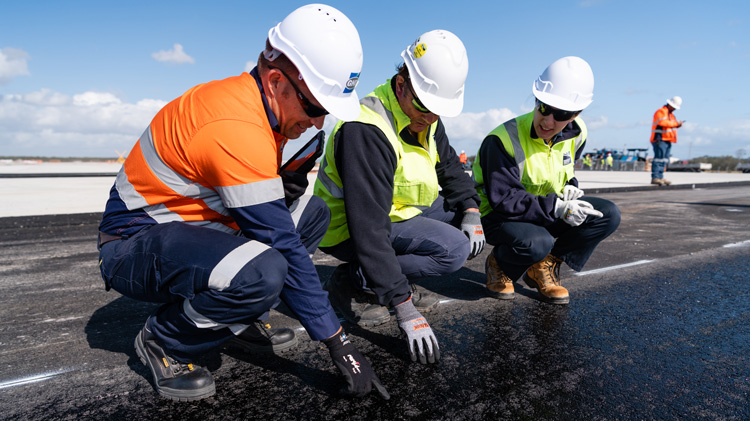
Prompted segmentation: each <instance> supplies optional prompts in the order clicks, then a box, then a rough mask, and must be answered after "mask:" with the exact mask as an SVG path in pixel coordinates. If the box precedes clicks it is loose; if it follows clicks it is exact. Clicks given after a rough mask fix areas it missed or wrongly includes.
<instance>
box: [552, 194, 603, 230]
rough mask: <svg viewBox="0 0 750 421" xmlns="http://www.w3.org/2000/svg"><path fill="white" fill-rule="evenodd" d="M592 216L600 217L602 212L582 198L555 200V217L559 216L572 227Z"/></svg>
mask: <svg viewBox="0 0 750 421" xmlns="http://www.w3.org/2000/svg"><path fill="white" fill-rule="evenodd" d="M589 216H593V217H594V218H601V217H602V216H604V214H603V213H601V212H599V211H598V210H596V209H594V206H593V205H592V204H591V203H589V202H584V201H583V200H559V199H558V200H557V201H556V202H555V218H560V219H562V220H563V221H565V222H566V223H567V224H568V225H570V226H572V227H577V226H579V225H581V224H582V223H584V222H585V221H586V218H588V217H589Z"/></svg>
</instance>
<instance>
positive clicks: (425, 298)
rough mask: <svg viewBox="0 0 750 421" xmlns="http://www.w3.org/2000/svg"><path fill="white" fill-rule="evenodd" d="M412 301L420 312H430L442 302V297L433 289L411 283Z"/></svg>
mask: <svg viewBox="0 0 750 421" xmlns="http://www.w3.org/2000/svg"><path fill="white" fill-rule="evenodd" d="M411 302H412V304H414V307H416V308H417V311H418V312H420V313H429V312H431V311H432V310H434V309H436V308H437V306H438V304H440V297H439V296H438V295H437V294H435V293H434V292H432V291H427V290H426V289H424V288H422V287H420V286H417V284H411Z"/></svg>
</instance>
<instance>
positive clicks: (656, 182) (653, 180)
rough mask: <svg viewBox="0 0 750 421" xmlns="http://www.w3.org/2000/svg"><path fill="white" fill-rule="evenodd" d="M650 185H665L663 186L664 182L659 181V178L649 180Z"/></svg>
mask: <svg viewBox="0 0 750 421" xmlns="http://www.w3.org/2000/svg"><path fill="white" fill-rule="evenodd" d="M651 184H656V185H657V186H663V185H665V184H664V180H663V179H661V178H652V179H651Z"/></svg>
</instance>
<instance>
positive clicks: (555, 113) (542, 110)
mask: <svg viewBox="0 0 750 421" xmlns="http://www.w3.org/2000/svg"><path fill="white" fill-rule="evenodd" d="M536 103H537V105H538V106H539V114H541V115H543V116H545V117H547V116H548V115H550V114H552V118H554V119H555V120H557V121H567V120H570V119H571V118H573V117H575V115H576V114H578V113H579V111H565V110H558V109H557V108H552V107H550V106H549V105H547V104H545V103H543V102H542V101H539V100H537V101H536Z"/></svg>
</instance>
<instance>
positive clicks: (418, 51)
mask: <svg viewBox="0 0 750 421" xmlns="http://www.w3.org/2000/svg"><path fill="white" fill-rule="evenodd" d="M426 52H427V46H426V45H424V42H423V43H421V44H419V45H417V46H416V47H414V58H420V57H422V56H423V55H424V53H426Z"/></svg>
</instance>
